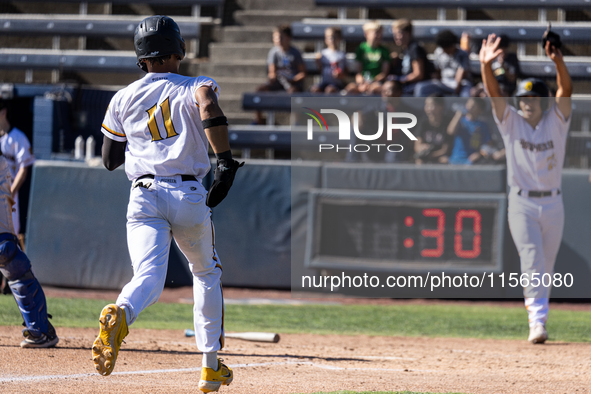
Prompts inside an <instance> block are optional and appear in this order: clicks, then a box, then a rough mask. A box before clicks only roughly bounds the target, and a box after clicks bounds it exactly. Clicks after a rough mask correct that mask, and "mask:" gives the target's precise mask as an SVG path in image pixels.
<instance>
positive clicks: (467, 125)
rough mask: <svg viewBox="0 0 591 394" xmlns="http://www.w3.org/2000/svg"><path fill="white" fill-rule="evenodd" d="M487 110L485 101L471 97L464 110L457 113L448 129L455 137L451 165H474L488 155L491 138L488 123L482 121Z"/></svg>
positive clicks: (450, 159) (450, 158)
mask: <svg viewBox="0 0 591 394" xmlns="http://www.w3.org/2000/svg"><path fill="white" fill-rule="evenodd" d="M485 110H486V101H485V100H484V99H481V98H474V97H471V98H469V99H468V101H467V102H466V105H465V106H464V108H462V109H461V110H458V111H456V114H455V115H454V117H453V119H452V120H451V122H450V123H449V126H448V127H447V132H448V134H449V135H451V136H453V137H455V138H454V143H453V149H452V152H451V155H450V157H449V163H450V164H474V163H476V162H478V161H479V160H480V159H481V158H482V157H483V156H485V155H487V152H486V149H487V147H486V145H487V144H488V143H489V141H490V140H491V137H490V132H489V129H488V125H487V123H486V122H484V121H483V120H481V119H480V116H481V115H482V114H483V113H484V111H485Z"/></svg>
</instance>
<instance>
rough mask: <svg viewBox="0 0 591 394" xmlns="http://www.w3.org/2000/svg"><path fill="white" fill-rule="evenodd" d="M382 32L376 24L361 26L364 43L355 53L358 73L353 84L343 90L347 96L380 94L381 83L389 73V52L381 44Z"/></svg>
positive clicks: (369, 23)
mask: <svg viewBox="0 0 591 394" xmlns="http://www.w3.org/2000/svg"><path fill="white" fill-rule="evenodd" d="M382 31H383V28H382V25H380V24H379V23H378V22H367V23H366V24H364V25H363V34H364V35H365V40H366V41H365V42H364V43H362V44H361V45H360V46H359V48H357V51H356V52H355V60H356V62H357V70H358V72H357V75H355V82H351V83H350V84H349V85H347V87H346V88H345V90H346V92H347V93H348V94H360V93H363V94H380V92H381V88H382V83H383V82H384V80H385V79H386V77H387V76H388V72H389V71H390V51H389V50H388V49H387V48H386V47H385V46H383V45H382V44H381V43H382Z"/></svg>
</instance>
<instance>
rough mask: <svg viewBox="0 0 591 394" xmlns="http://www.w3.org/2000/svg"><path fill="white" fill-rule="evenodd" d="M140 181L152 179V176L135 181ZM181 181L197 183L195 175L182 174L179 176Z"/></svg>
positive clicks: (145, 176) (147, 175) (143, 176)
mask: <svg viewBox="0 0 591 394" xmlns="http://www.w3.org/2000/svg"><path fill="white" fill-rule="evenodd" d="M140 179H154V175H152V174H146V175H142V176H140V177H139V178H137V179H136V181H139V180H140ZM181 180H182V181H183V182H187V181H197V178H195V175H186V174H183V175H181ZM197 182H199V181H197Z"/></svg>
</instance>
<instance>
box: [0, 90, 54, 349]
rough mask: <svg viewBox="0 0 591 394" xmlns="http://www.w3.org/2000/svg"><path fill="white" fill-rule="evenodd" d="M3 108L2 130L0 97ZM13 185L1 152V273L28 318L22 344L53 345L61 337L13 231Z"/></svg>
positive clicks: (0, 124)
mask: <svg viewBox="0 0 591 394" xmlns="http://www.w3.org/2000/svg"><path fill="white" fill-rule="evenodd" d="M0 108H1V109H0V129H3V130H7V128H8V127H9V126H7V125H9V124H8V122H7V120H6V119H7V112H8V108H7V104H6V102H4V101H2V100H0ZM8 129H9V128H8ZM0 143H1V139H0ZM2 148H4V145H2ZM12 185H13V182H12V176H11V170H10V167H9V161H8V160H7V158H6V157H5V156H4V154H2V151H0V273H2V275H3V276H4V277H5V278H6V279H7V281H8V286H9V287H10V290H12V294H13V295H14V299H15V301H16V303H17V305H18V309H19V310H20V312H21V315H22V316H23V319H24V321H25V326H26V328H25V329H24V330H23V336H24V337H25V339H24V340H23V341H22V342H21V347H23V348H47V347H53V346H55V345H56V344H57V343H58V342H59V338H58V337H57V334H56V332H55V329H54V328H53V326H52V325H51V323H50V322H49V320H48V319H47V317H48V316H47V304H46V300H45V294H44V293H43V289H42V288H41V285H40V284H39V281H38V280H37V278H35V275H34V274H33V271H32V270H31V262H30V261H29V259H28V258H27V255H26V254H25V253H24V252H23V251H22V250H21V249H20V247H19V242H18V238H17V237H16V235H15V234H14V224H13V222H12V218H13V211H12V205H13V193H12V189H11V187H12Z"/></svg>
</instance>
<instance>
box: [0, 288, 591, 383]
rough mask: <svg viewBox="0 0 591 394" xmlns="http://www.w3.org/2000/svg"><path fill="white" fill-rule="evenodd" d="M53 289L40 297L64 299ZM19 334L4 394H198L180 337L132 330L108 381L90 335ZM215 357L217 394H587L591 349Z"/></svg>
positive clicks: (317, 338)
mask: <svg viewBox="0 0 591 394" xmlns="http://www.w3.org/2000/svg"><path fill="white" fill-rule="evenodd" d="M54 290H55V291H54ZM59 291H63V290H58V289H47V290H46V293H48V295H49V296H64V294H61V295H59V294H58V293H57V292H59ZM68 291H69V290H68ZM68 291H66V292H68ZM228 293H232V291H230V292H228V291H226V292H225V295H226V297H229V296H230V294H228ZM238 293H239V292H238ZM238 293H234V295H236V294H238ZM247 293H248V292H247ZM101 294H102V295H103V296H105V297H107V298H109V297H110V296H109V295H106V294H105V293H104V292H102V293H101ZM240 294H243V295H244V292H242V293H240ZM248 294H249V295H252V293H248ZM267 295H268V293H267ZM167 297H170V300H175V302H176V301H178V299H179V297H181V298H182V297H184V294H183V291H181V290H178V291H177V292H176V293H175V292H173V293H172V294H171V293H170V292H168V291H167V292H166V294H165V295H164V296H163V299H162V300H161V301H166V300H167V299H166V298H167ZM20 330H21V327H0V392H2V393H17V392H18V393H37V392H43V393H104V392H111V393H118V392H121V393H123V392H125V393H140V392H141V393H168V394H172V393H195V392H198V391H197V389H196V385H197V382H198V380H199V371H200V368H199V367H200V362H201V355H200V353H199V352H198V351H197V349H196V347H195V343H194V340H193V339H192V338H186V337H185V336H184V333H183V332H182V331H181V330H143V329H133V327H132V329H131V331H130V335H129V336H128V337H127V339H126V343H125V344H124V345H123V346H122V351H121V352H120V356H119V360H118V361H117V366H116V368H115V373H113V375H111V376H109V377H102V376H99V375H98V374H96V373H95V372H94V369H93V363H92V359H91V352H90V347H91V345H92V342H93V340H94V338H95V336H96V335H97V330H96V329H74V328H59V329H58V332H59V335H60V343H59V344H58V347H57V348H55V349H34V350H33V349H21V348H20V347H19V346H18V344H19V342H20V340H21V336H20V335H21V334H20ZM220 355H221V357H223V358H224V359H225V361H226V362H227V364H229V365H230V366H231V367H233V369H234V373H235V380H234V382H233V383H232V384H231V385H230V386H228V387H222V389H221V390H220V393H228V394H230V393H233V394H254V393H262V394H282V393H311V392H316V391H335V390H342V389H350V390H357V391H361V390H367V391H371V390H375V391H378V390H383V391H386V390H393V391H397V390H412V391H431V392H464V393H553V394H554V393H569V394H570V393H591V344H572V343H554V342H552V343H549V344H546V345H539V346H533V345H530V344H528V343H527V342H526V341H525V340H522V341H508V340H477V339H449V338H400V337H370V336H336V335H281V340H280V341H279V343H277V344H271V343H254V342H246V341H241V340H238V339H227V340H226V347H225V349H224V350H223V351H222V352H221V353H220Z"/></svg>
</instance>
